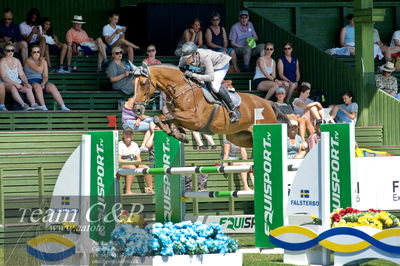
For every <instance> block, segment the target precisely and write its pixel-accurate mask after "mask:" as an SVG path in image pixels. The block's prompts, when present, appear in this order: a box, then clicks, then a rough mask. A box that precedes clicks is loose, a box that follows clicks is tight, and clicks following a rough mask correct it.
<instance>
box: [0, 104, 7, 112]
mask: <svg viewBox="0 0 400 266" xmlns="http://www.w3.org/2000/svg"><path fill="white" fill-rule="evenodd" d="M0 111H8V110H7V108H6V106H5V105H4V104H0Z"/></svg>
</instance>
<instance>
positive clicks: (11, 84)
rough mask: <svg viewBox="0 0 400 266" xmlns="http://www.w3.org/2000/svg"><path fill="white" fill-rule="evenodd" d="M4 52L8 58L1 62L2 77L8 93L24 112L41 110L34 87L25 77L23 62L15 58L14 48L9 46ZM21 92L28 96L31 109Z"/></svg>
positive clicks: (0, 72)
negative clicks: (36, 100) (33, 90)
mask: <svg viewBox="0 0 400 266" xmlns="http://www.w3.org/2000/svg"><path fill="white" fill-rule="evenodd" d="M4 51H5V54H6V57H4V58H2V59H1V60H0V76H1V79H2V80H3V81H4V82H5V88H6V91H7V92H10V93H11V95H12V97H13V99H14V100H15V101H16V102H17V103H19V104H20V105H21V107H22V109H23V110H24V111H30V110H40V109H41V108H40V106H39V105H38V104H37V103H36V102H35V96H34V95H33V92H32V86H31V85H30V84H29V82H28V80H27V78H26V76H25V73H24V71H23V69H22V65H21V62H20V61H19V60H18V59H17V58H15V57H13V55H14V46H12V45H11V44H8V45H7V46H6V47H5V49H4ZM19 92H21V93H24V94H26V97H27V98H28V101H29V103H30V104H31V107H29V105H28V104H26V103H25V102H24V101H23V100H22V98H21V96H20V95H19Z"/></svg>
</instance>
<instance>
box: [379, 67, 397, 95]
mask: <svg viewBox="0 0 400 266" xmlns="http://www.w3.org/2000/svg"><path fill="white" fill-rule="evenodd" d="M394 70H395V68H394V64H393V63H392V62H386V64H384V65H383V67H382V71H383V73H382V74H376V75H375V83H376V87H377V88H378V89H381V90H383V91H384V92H386V93H388V94H390V95H392V96H396V94H397V91H398V87H397V79H396V78H395V77H393V76H392V72H393V71H394Z"/></svg>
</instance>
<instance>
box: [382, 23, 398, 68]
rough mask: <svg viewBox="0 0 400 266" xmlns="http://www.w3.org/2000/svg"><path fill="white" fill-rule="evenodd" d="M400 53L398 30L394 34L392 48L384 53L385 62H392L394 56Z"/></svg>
mask: <svg viewBox="0 0 400 266" xmlns="http://www.w3.org/2000/svg"><path fill="white" fill-rule="evenodd" d="M398 52H400V30H397V31H395V32H394V33H393V35H392V40H391V42H390V46H389V47H388V48H387V49H386V51H385V52H384V54H385V60H386V61H391V60H392V54H396V53H398Z"/></svg>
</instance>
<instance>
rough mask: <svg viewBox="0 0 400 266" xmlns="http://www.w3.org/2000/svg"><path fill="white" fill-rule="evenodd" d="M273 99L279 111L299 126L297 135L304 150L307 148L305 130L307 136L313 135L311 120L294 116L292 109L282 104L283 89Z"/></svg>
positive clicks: (284, 94)
mask: <svg viewBox="0 0 400 266" xmlns="http://www.w3.org/2000/svg"><path fill="white" fill-rule="evenodd" d="M275 97H276V103H277V105H278V106H279V109H281V111H282V112H283V113H285V114H286V116H287V117H288V118H289V119H290V120H295V121H297V123H298V126H299V134H300V137H301V140H302V141H303V146H304V148H307V143H306V129H307V130H308V134H310V135H311V134H313V133H314V127H313V125H312V123H311V120H310V119H309V118H308V117H305V116H300V115H298V114H295V113H294V111H293V108H292V107H291V106H290V105H289V104H287V103H285V102H284V100H285V97H286V91H285V89H284V88H279V89H277V90H276V92H275Z"/></svg>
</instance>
